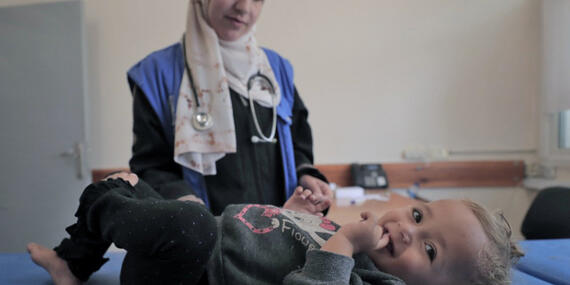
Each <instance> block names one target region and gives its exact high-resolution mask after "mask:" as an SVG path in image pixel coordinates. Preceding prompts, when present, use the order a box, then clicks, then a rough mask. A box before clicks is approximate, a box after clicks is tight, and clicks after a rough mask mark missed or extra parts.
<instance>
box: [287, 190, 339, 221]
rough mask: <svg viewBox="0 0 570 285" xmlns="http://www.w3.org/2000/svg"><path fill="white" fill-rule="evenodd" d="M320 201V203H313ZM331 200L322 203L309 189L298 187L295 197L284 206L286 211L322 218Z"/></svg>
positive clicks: (294, 193)
mask: <svg viewBox="0 0 570 285" xmlns="http://www.w3.org/2000/svg"><path fill="white" fill-rule="evenodd" d="M313 201H318V202H316V203H315V202H313ZM330 203H331V202H330V200H325V201H320V200H318V199H317V198H316V197H314V194H313V192H312V191H311V190H309V189H303V187H301V186H297V188H295V191H294V192H293V195H291V197H290V198H289V200H287V202H285V204H284V205H283V208H284V209H288V210H293V211H297V212H301V213H308V214H312V215H317V216H322V215H323V213H322V211H323V210H325V209H326V208H328V207H329V206H330Z"/></svg>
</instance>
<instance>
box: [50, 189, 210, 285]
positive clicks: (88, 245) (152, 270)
mask: <svg viewBox="0 0 570 285" xmlns="http://www.w3.org/2000/svg"><path fill="white" fill-rule="evenodd" d="M75 216H76V217H77V223H75V224H73V225H71V226H69V227H68V228H67V229H66V231H67V232H68V233H69V234H70V238H66V239H64V240H63V241H62V242H61V244H60V245H59V246H57V247H56V248H55V251H56V253H57V254H58V256H59V257H61V258H63V259H64V260H66V261H67V264H68V266H69V268H70V269H71V272H72V273H73V274H74V275H75V276H76V277H77V278H78V279H80V280H82V281H86V280H87V279H88V278H89V276H90V275H91V274H92V273H93V272H95V271H97V270H98V269H99V268H100V267H101V266H102V265H103V264H104V263H105V262H106V261H107V260H105V259H104V258H103V254H104V253H105V252H106V251H107V249H108V248H109V246H110V245H111V242H113V243H115V245H116V246H117V247H119V248H123V249H126V250H127V255H126V256H125V259H124V261H123V266H122V269H121V284H196V283H197V282H198V281H199V280H200V277H201V275H202V274H203V273H204V271H205V267H206V264H207V261H208V259H209V257H210V255H211V252H212V250H213V248H214V245H215V241H216V237H217V235H216V222H215V219H214V217H213V216H212V214H210V212H209V211H208V209H207V208H206V207H204V206H203V205H201V204H198V203H195V202H188V201H184V202H183V201H177V200H164V199H162V197H161V196H160V195H159V194H158V193H156V192H155V191H154V190H153V189H152V188H151V187H150V186H148V184H146V183H145V182H144V181H139V183H138V184H137V185H136V186H135V187H132V186H131V185H130V184H128V183H127V182H125V181H123V180H122V179H116V180H109V181H100V182H97V183H94V184H91V185H89V186H88V187H87V188H86V189H85V190H84V192H83V194H82V195H81V198H80V201H79V208H78V209H77V212H76V214H75Z"/></svg>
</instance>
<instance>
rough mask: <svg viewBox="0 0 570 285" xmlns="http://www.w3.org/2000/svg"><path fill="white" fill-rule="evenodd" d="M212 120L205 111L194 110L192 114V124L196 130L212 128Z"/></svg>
mask: <svg viewBox="0 0 570 285" xmlns="http://www.w3.org/2000/svg"><path fill="white" fill-rule="evenodd" d="M213 125H214V121H213V120H212V116H210V114H208V113H206V112H196V113H194V115H193V116H192V126H193V127H194V129H196V130H198V131H206V130H209V129H211V128H212V126H213Z"/></svg>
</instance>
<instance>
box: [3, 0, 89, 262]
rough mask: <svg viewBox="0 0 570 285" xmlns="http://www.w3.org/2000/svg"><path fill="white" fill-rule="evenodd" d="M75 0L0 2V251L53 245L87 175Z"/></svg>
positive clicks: (79, 25)
mask: <svg viewBox="0 0 570 285" xmlns="http://www.w3.org/2000/svg"><path fill="white" fill-rule="evenodd" d="M83 61H84V58H83V16H82V3H81V2H80V1H59V2H52V3H43V4H33V5H19V6H5V7H0V133H1V135H2V139H0V154H1V163H2V166H1V167H0V241H1V242H0V252H24V251H25V250H26V249H25V246H26V244H27V243H28V242H30V241H35V242H39V243H41V244H44V245H46V246H48V247H52V246H54V245H56V244H58V243H59V241H60V240H61V238H62V237H64V236H65V235H66V233H65V231H64V229H65V227H66V226H67V225H69V224H71V223H72V222H73V221H74V219H73V214H74V209H75V208H76V207H77V204H78V199H79V195H80V193H81V190H82V188H83V187H85V186H86V184H87V183H88V181H89V179H88V177H86V176H87V175H86V171H84V167H85V166H86V163H85V161H84V160H83V157H84V153H83V148H84V147H83V146H84V145H85V117H84V97H85V95H84V92H85V91H84V90H85V84H84V62H83Z"/></svg>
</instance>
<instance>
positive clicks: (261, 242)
mask: <svg viewBox="0 0 570 285" xmlns="http://www.w3.org/2000/svg"><path fill="white" fill-rule="evenodd" d="M339 228H340V226H339V225H337V224H335V223H334V222H331V221H330V220H328V219H326V218H322V217H318V216H314V215H307V214H302V213H298V212H294V211H290V210H284V209H281V208H277V207H273V206H267V205H231V206H228V207H227V208H226V210H225V211H224V212H223V213H222V216H220V217H218V242H217V244H216V248H215V249H214V253H213V254H212V258H211V259H210V261H209V264H208V279H209V282H210V284H232V285H233V284H236V285H237V284H248V285H253V284H381V285H384V284H385V285H405V283H404V282H403V281H402V280H400V279H399V278H397V277H394V276H392V275H389V274H386V273H383V272H381V271H380V270H378V269H377V268H376V267H375V265H374V263H373V262H372V261H371V260H370V258H368V256H366V255H365V254H357V255H355V256H354V257H353V258H350V257H347V256H344V255H339V254H334V253H331V252H326V251H321V250H319V249H320V248H321V246H322V245H323V244H324V243H325V241H326V240H328V239H329V238H330V237H331V236H332V235H333V234H334V233H335V232H336V231H337V230H338V229H339Z"/></svg>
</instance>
